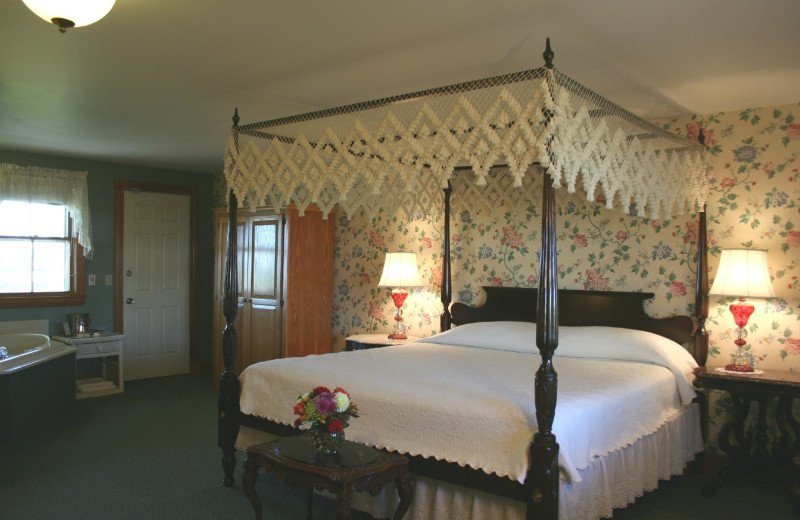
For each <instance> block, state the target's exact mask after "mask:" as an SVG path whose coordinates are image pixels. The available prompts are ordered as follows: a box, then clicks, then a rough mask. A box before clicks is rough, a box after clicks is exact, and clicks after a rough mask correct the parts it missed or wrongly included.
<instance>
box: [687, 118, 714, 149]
mask: <svg viewBox="0 0 800 520" xmlns="http://www.w3.org/2000/svg"><path fill="white" fill-rule="evenodd" d="M701 128H702V127H701V126H700V123H688V124H687V125H686V134H687V135H688V137H689V139H691V140H692V141H694V142H696V143H699V142H700V129H701ZM702 130H703V136H704V137H705V145H706V146H713V145H715V144H717V140H716V139H714V131H713V130H707V129H705V128H702Z"/></svg>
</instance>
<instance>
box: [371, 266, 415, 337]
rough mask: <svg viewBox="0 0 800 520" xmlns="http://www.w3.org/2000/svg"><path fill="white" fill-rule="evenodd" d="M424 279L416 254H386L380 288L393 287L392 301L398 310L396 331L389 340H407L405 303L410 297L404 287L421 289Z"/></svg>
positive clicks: (395, 320)
mask: <svg viewBox="0 0 800 520" xmlns="http://www.w3.org/2000/svg"><path fill="white" fill-rule="evenodd" d="M421 285H422V278H420V276H419V269H417V255H415V254H414V253H386V262H385V263H384V264H383V274H382V275H381V280H380V281H379V282H378V287H392V288H393V289H392V300H394V306H395V308H396V310H395V314H394V331H393V332H392V333H391V334H389V339H407V338H408V336H406V326H405V325H404V324H403V303H404V302H405V301H406V297H407V296H408V290H406V289H404V287H420V286H421Z"/></svg>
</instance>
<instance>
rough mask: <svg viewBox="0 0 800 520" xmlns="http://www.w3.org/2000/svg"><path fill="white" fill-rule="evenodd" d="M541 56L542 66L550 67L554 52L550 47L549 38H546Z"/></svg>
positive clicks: (551, 66)
mask: <svg viewBox="0 0 800 520" xmlns="http://www.w3.org/2000/svg"><path fill="white" fill-rule="evenodd" d="M542 56H544V66H545V67H547V68H548V69H552V68H553V58H554V57H555V53H554V52H553V49H551V48H550V38H547V45H546V46H545V49H544V52H543V53H542Z"/></svg>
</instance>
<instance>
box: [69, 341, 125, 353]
mask: <svg viewBox="0 0 800 520" xmlns="http://www.w3.org/2000/svg"><path fill="white" fill-rule="evenodd" d="M119 345H120V342H119V341H103V342H99V343H83V344H78V345H75V348H76V349H78V352H77V355H78V356H88V355H91V354H116V353H118V352H119Z"/></svg>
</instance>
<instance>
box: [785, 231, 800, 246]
mask: <svg viewBox="0 0 800 520" xmlns="http://www.w3.org/2000/svg"><path fill="white" fill-rule="evenodd" d="M786 243H787V244H789V247H800V231H788V232H787V235H786Z"/></svg>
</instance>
